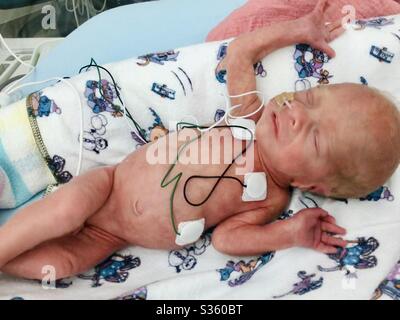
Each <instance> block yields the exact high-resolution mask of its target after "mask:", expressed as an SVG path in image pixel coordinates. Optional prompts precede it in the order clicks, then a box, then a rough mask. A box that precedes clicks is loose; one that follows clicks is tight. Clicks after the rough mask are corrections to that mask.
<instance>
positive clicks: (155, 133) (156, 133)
mask: <svg viewBox="0 0 400 320" xmlns="http://www.w3.org/2000/svg"><path fill="white" fill-rule="evenodd" d="M149 110H150V112H151V114H152V115H153V117H154V122H153V125H152V126H150V127H149V128H148V130H147V132H146V131H144V130H143V132H142V135H143V136H144V137H145V138H146V140H147V141H150V142H153V141H156V140H157V139H159V138H161V137H163V136H165V135H167V134H168V133H169V130H168V129H167V128H166V127H165V126H164V124H163V122H162V121H161V118H160V116H159V115H158V114H157V112H156V111H155V110H154V109H153V108H149ZM131 136H132V138H133V139H134V140H135V141H136V142H137V145H136V147H140V146H143V145H145V144H146V143H147V142H144V141H143V140H142V139H141V138H140V137H139V136H138V134H136V133H135V132H133V131H131Z"/></svg>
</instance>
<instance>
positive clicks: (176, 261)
mask: <svg viewBox="0 0 400 320" xmlns="http://www.w3.org/2000/svg"><path fill="white" fill-rule="evenodd" d="M210 244H211V235H210V234H209V233H205V234H203V235H202V236H201V237H200V239H199V240H197V241H196V242H195V243H193V244H192V245H190V246H187V247H185V248H183V249H180V250H172V251H170V252H169V255H168V264H169V266H170V267H173V268H175V270H176V272H177V273H179V272H181V271H182V270H186V271H187V270H192V269H193V268H194V267H195V266H196V264H197V258H196V256H199V255H201V254H203V253H204V252H205V251H206V249H207V247H208V246H209V245H210Z"/></svg>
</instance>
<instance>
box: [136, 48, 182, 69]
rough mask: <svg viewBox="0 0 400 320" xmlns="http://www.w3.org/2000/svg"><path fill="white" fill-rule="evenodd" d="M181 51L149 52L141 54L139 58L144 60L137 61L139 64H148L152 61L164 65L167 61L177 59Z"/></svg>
mask: <svg viewBox="0 0 400 320" xmlns="http://www.w3.org/2000/svg"><path fill="white" fill-rule="evenodd" d="M178 55H179V51H177V52H175V51H174V50H168V51H164V52H156V53H149V54H146V55H143V56H139V57H138V59H141V60H144V62H137V65H138V66H147V65H148V64H149V63H150V62H153V63H157V64H160V65H164V62H166V61H177V58H178Z"/></svg>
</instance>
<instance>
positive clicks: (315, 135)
mask: <svg viewBox="0 0 400 320" xmlns="http://www.w3.org/2000/svg"><path fill="white" fill-rule="evenodd" d="M314 145H315V150H316V151H317V154H318V155H319V145H318V132H317V131H315V132H314Z"/></svg>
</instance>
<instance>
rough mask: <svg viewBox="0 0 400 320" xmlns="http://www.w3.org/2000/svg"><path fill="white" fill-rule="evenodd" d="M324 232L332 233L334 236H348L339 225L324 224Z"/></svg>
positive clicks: (322, 225)
mask: <svg viewBox="0 0 400 320" xmlns="http://www.w3.org/2000/svg"><path fill="white" fill-rule="evenodd" d="M321 229H322V231H325V232H331V233H334V234H346V229H344V228H342V227H339V226H338V225H337V224H334V223H329V222H322V224H321Z"/></svg>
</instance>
